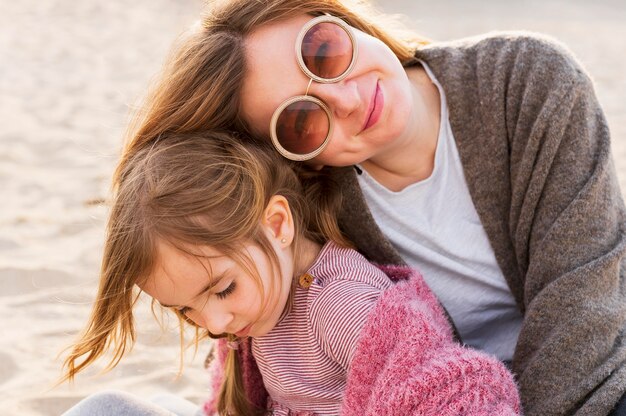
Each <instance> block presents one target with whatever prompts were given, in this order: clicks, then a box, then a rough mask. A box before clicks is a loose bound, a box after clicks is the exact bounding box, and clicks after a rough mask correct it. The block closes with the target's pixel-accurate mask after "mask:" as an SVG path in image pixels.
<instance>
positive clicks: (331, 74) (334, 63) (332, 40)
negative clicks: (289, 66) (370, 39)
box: [301, 22, 353, 79]
mask: <svg viewBox="0 0 626 416" xmlns="http://www.w3.org/2000/svg"><path fill="white" fill-rule="evenodd" d="M352 51H353V46H352V38H350V35H348V33H347V32H346V30H345V29H344V28H343V27H341V26H339V25H338V24H335V23H331V22H322V23H318V24H316V25H314V26H313V27H311V28H310V29H309V30H308V31H307V32H306V34H305V35H304V38H303V39H302V46H301V53H302V59H303V61H304V64H305V65H306V67H307V68H308V70H309V71H311V73H313V74H315V75H316V76H318V77H320V78H326V79H333V78H337V77H339V76H340V75H342V74H343V73H344V72H346V71H347V70H348V68H349V67H350V64H351V63H352Z"/></svg>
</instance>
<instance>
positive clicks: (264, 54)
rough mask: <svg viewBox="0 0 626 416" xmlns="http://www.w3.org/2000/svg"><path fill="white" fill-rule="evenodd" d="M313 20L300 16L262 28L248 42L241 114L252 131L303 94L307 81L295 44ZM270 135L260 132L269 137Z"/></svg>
mask: <svg viewBox="0 0 626 416" xmlns="http://www.w3.org/2000/svg"><path fill="white" fill-rule="evenodd" d="M311 18H312V16H309V15H305V14H303V15H299V16H296V17H293V18H289V19H286V20H281V21H278V22H273V23H269V24H266V25H263V26H261V27H259V28H258V29H256V30H255V31H253V32H252V33H250V34H249V35H248V36H247V37H246V39H245V41H244V47H245V56H246V74H245V76H244V82H243V85H242V89H241V93H242V96H241V106H242V108H241V111H242V114H243V116H244V119H245V120H246V121H248V123H249V124H250V125H251V127H252V128H253V130H258V129H255V127H257V126H259V125H265V124H267V127H268V129H269V120H270V118H271V116H272V113H273V111H274V109H276V107H278V105H280V103H281V102H282V101H284V100H285V99H286V98H287V97H290V96H293V95H300V94H303V93H304V91H305V89H306V83H307V81H308V78H307V77H306V75H304V73H303V72H302V71H301V70H300V69H299V67H298V61H297V58H296V52H295V42H296V38H297V37H298V33H299V32H300V30H301V29H302V26H303V25H304V24H305V23H306V22H307V21H309V20H310V19H311ZM268 132H269V130H268V131H265V130H263V131H257V133H260V134H263V135H267V134H268Z"/></svg>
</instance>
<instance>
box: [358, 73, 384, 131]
mask: <svg viewBox="0 0 626 416" xmlns="http://www.w3.org/2000/svg"><path fill="white" fill-rule="evenodd" d="M370 103H371V104H370V107H372V108H371V111H370V113H369V116H368V117H367V121H366V122H365V126H364V127H363V130H367V129H368V128H370V127H371V126H373V125H374V124H376V122H378V120H379V119H380V115H381V114H382V112H383V108H384V105H385V97H384V96H383V92H382V90H381V89H380V86H379V85H378V81H377V82H376V89H375V90H374V94H373V96H372V100H371V101H370Z"/></svg>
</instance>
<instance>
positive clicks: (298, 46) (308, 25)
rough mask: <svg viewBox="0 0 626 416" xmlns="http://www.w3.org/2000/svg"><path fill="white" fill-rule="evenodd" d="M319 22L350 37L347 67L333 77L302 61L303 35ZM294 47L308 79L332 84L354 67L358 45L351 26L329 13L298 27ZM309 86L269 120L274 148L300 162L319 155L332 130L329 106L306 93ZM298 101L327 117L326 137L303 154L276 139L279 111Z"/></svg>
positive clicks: (282, 106)
mask: <svg viewBox="0 0 626 416" xmlns="http://www.w3.org/2000/svg"><path fill="white" fill-rule="evenodd" d="M319 23H333V24H336V25H337V26H339V27H340V28H341V29H343V30H344V32H346V33H347V34H348V37H349V38H350V42H351V43H352V59H351V61H350V65H348V68H346V70H345V71H343V72H342V73H341V74H340V75H339V76H337V77H335V78H322V77H319V76H317V75H315V74H314V73H312V72H311V71H310V70H309V68H307V66H306V64H305V63H304V59H303V58H302V42H303V40H304V37H305V36H306V34H307V32H308V31H309V30H310V29H311V28H312V27H313V26H315V25H317V24H319ZM295 49H296V57H297V60H298V66H299V67H300V70H301V71H302V72H303V73H304V74H305V75H306V76H307V77H309V78H310V80H312V81H315V82H318V83H321V84H332V83H336V82H339V81H341V80H343V79H344V78H346V77H347V76H348V74H350V71H352V68H353V67H354V65H355V63H356V59H357V53H358V47H357V42H356V38H355V36H354V33H353V31H352V28H351V27H350V26H349V25H348V24H347V23H346V22H344V21H343V20H341V19H339V18H338V17H334V16H330V15H327V14H325V15H322V16H318V17H315V18H313V19H311V20H309V21H308V22H307V23H306V24H305V25H304V26H303V27H302V29H300V33H298V37H297V38H296V44H295ZM310 85H311V82H310V81H309V87H310ZM309 87H307V89H306V92H305V94H304V95H296V96H293V97H291V98H288V99H287V100H285V101H283V102H282V103H281V104H280V105H279V106H278V108H276V110H274V114H273V115H272V120H271V122H270V136H271V138H272V144H273V145H274V147H275V148H276V150H277V151H278V152H279V153H280V154H281V155H282V156H284V157H286V158H287V159H289V160H293V161H296V162H302V161H305V160H309V159H312V158H314V157H315V156H317V155H319V154H320V153H322V151H323V150H324V149H325V148H326V145H327V144H328V142H329V141H330V137H331V136H332V132H333V124H334V120H333V116H332V112H331V111H330V108H329V107H328V105H326V103H324V102H323V101H322V100H320V99H319V98H317V97H314V96H311V95H308V92H309ZM298 101H310V102H313V103H315V104H317V105H318V106H320V108H321V109H322V110H324V111H325V112H326V116H327V117H328V133H327V134H326V138H324V141H323V142H322V143H321V144H320V145H319V147H318V148H317V149H315V150H314V151H312V152H309V153H305V154H299V153H292V152H290V151H288V150H287V149H285V148H284V147H283V146H282V145H281V144H280V141H279V139H278V135H277V134H276V125H277V123H278V118H279V117H280V115H281V113H282V112H283V110H284V109H285V108H286V107H287V106H289V105H291V104H293V103H295V102H298Z"/></svg>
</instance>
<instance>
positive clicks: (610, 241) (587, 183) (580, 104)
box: [506, 40, 626, 415]
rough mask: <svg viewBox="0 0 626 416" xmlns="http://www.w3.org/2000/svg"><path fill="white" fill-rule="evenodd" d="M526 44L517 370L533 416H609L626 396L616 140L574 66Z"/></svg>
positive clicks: (516, 198) (516, 172)
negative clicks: (531, 55) (612, 149)
mask: <svg viewBox="0 0 626 416" xmlns="http://www.w3.org/2000/svg"><path fill="white" fill-rule="evenodd" d="M526 43H527V44H529V45H530V46H528V47H526V50H530V51H532V52H533V53H534V60H535V62H533V63H532V64H530V63H529V62H530V60H528V59H524V58H523V53H521V54H520V55H519V56H521V59H519V61H518V62H517V63H516V64H517V65H519V64H524V63H526V65H527V67H526V68H524V69H523V70H521V71H518V72H522V73H523V74H522V75H521V76H520V77H519V79H518V80H517V81H518V82H516V80H515V78H514V77H512V78H511V81H510V83H509V84H508V85H509V86H510V91H509V94H510V95H511V97H512V98H509V99H508V100H507V105H508V110H507V113H506V116H507V119H506V126H507V130H508V132H509V146H510V155H511V157H510V166H509V167H510V184H511V185H510V186H511V194H510V195H511V205H510V208H511V209H510V212H509V215H510V216H509V230H510V235H511V239H512V245H513V247H514V252H515V258H516V262H517V266H518V268H519V271H520V273H521V275H522V281H523V286H522V288H521V289H522V299H523V308H524V309H525V316H524V322H523V325H522V330H521V333H520V337H519V341H518V345H517V348H516V351H515V356H514V361H513V368H514V370H515V371H516V372H517V374H518V377H519V379H518V382H519V385H520V389H521V393H522V402H523V405H524V410H525V412H526V414H527V415H562V414H573V413H574V412H577V411H578V412H579V413H576V414H593V415H596V414H598V415H603V414H606V413H608V411H609V410H610V408H611V407H612V404H613V403H615V402H616V401H617V400H618V398H619V397H620V396H621V395H622V394H623V392H624V390H625V389H626V384H625V382H626V369H625V366H624V362H625V360H626V344H625V341H624V329H625V327H626V324H625V322H626V280H625V279H624V273H623V271H622V267H621V265H622V262H623V259H624V254H625V252H626V236H625V232H624V231H625V230H624V228H625V227H624V225H625V223H624V219H625V215H624V204H623V201H622V198H621V193H620V189H619V186H618V183H617V177H616V173H615V170H614V166H613V162H612V159H611V152H610V135H609V130H608V126H607V123H606V120H605V118H604V115H603V112H602V110H601V108H600V106H599V104H598V101H597V99H596V96H595V92H594V89H593V85H592V82H591V80H590V79H589V77H588V76H587V75H586V74H585V73H584V71H583V70H581V69H580V67H579V66H578V64H577V63H576V62H575V60H574V59H573V58H571V57H570V56H569V55H568V54H567V53H564V52H563V51H562V50H560V49H559V48H557V47H554V46H553V45H551V44H549V43H545V42H543V41H538V40H526ZM520 80H524V82H519V81H520ZM515 97H517V98H519V102H518V103H515V101H514V98H515ZM513 104H519V105H513Z"/></svg>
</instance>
